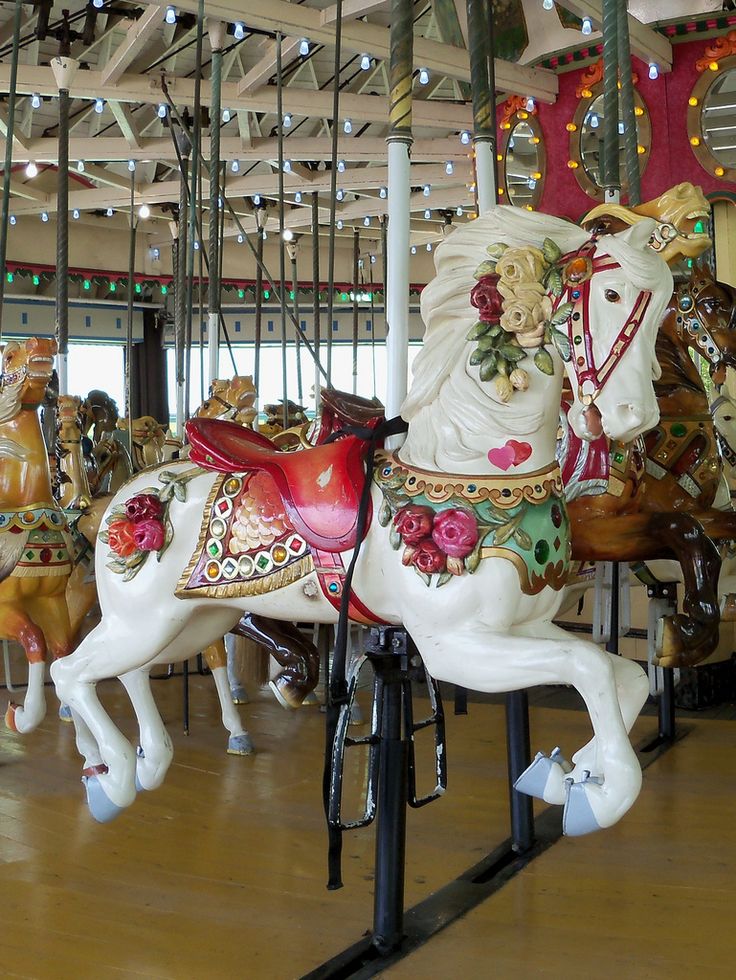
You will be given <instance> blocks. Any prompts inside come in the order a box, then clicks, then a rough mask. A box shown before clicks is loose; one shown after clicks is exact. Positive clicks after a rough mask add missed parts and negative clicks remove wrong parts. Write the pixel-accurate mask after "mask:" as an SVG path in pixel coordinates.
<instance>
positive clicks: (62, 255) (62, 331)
mask: <svg viewBox="0 0 736 980" xmlns="http://www.w3.org/2000/svg"><path fill="white" fill-rule="evenodd" d="M56 200H57V208H56V327H55V333H56V343H57V345H58V348H59V355H58V356H59V360H58V364H59V394H61V395H66V394H67V393H68V391H69V378H68V370H67V365H68V357H69V90H68V89H64V88H61V89H59V168H58V170H57V173H56ZM132 218H133V215H132V212H131V220H132ZM129 288H130V289H132V288H133V287H132V284H130V286H129ZM128 418H130V414H128Z"/></svg>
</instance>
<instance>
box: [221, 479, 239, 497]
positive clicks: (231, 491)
mask: <svg viewBox="0 0 736 980" xmlns="http://www.w3.org/2000/svg"><path fill="white" fill-rule="evenodd" d="M240 487H241V481H240V480H239V479H238V478H237V477H235V476H231V477H230V478H229V479H227V480H225V483H224V484H223V486H222V489H223V492H224V493H226V494H227V495H228V497H234V496H235V494H236V493H237V492H238V490H240Z"/></svg>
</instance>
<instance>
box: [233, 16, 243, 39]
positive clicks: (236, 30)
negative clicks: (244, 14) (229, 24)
mask: <svg viewBox="0 0 736 980" xmlns="http://www.w3.org/2000/svg"><path fill="white" fill-rule="evenodd" d="M233 37H234V38H235V40H236V41H242V40H243V38H244V37H245V24H244V23H243V22H242V20H236V21H235V24H234V26H233Z"/></svg>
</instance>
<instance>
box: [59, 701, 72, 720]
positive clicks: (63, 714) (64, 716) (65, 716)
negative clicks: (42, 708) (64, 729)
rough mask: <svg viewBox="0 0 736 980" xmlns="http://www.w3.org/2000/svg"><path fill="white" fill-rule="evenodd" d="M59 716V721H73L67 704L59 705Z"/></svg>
mask: <svg viewBox="0 0 736 980" xmlns="http://www.w3.org/2000/svg"><path fill="white" fill-rule="evenodd" d="M59 718H60V719H61V721H74V719H73V718H72V709H71V708H70V707H69V705H68V704H61V705H59Z"/></svg>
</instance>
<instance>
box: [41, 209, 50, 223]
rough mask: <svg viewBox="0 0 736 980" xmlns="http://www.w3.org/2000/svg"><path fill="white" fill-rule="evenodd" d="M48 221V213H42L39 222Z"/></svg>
mask: <svg viewBox="0 0 736 980" xmlns="http://www.w3.org/2000/svg"><path fill="white" fill-rule="evenodd" d="M48 220H49V213H48V211H42V212H41V221H48Z"/></svg>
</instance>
